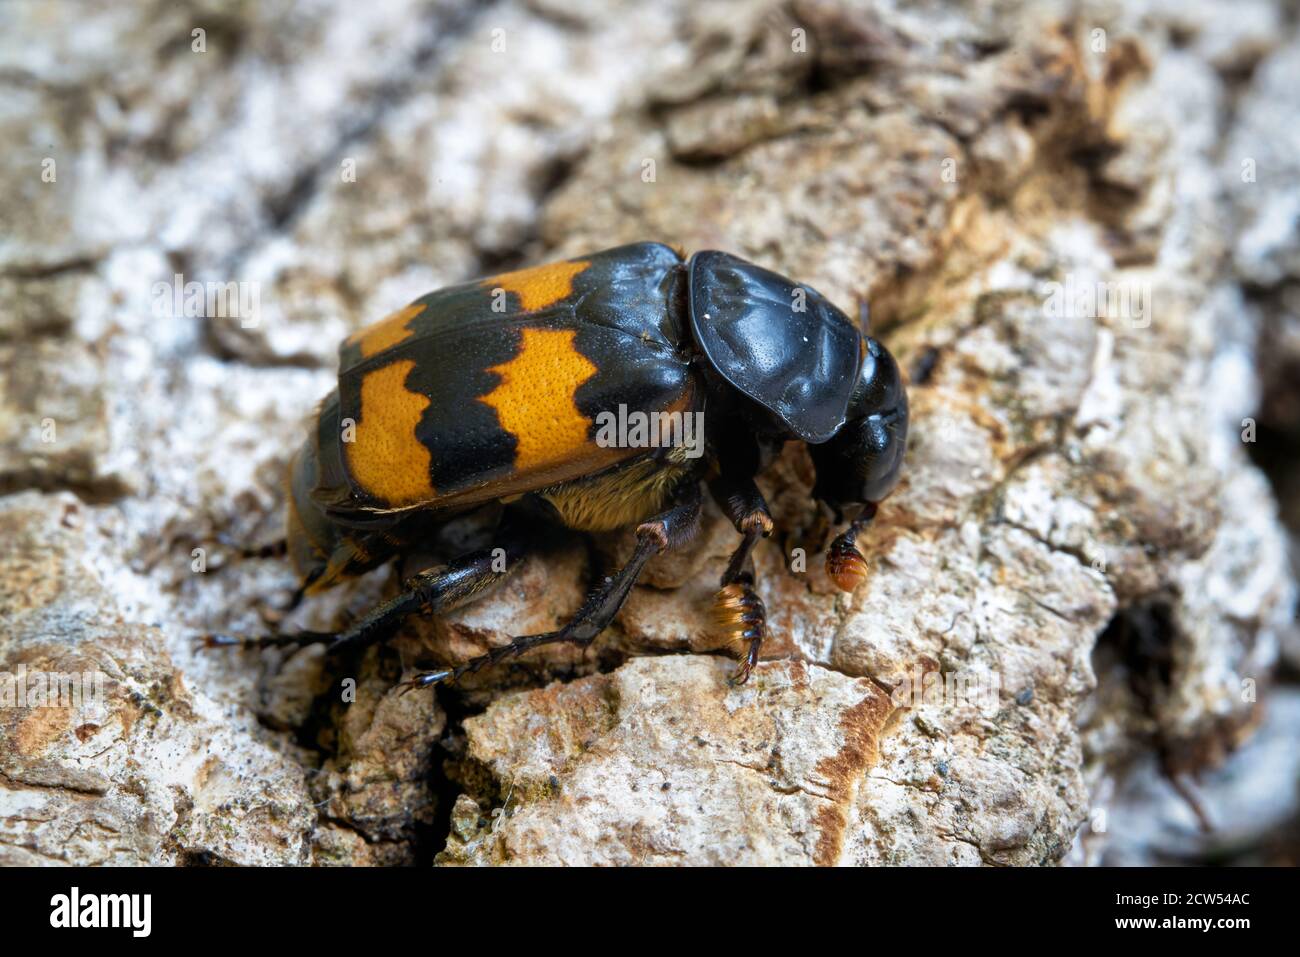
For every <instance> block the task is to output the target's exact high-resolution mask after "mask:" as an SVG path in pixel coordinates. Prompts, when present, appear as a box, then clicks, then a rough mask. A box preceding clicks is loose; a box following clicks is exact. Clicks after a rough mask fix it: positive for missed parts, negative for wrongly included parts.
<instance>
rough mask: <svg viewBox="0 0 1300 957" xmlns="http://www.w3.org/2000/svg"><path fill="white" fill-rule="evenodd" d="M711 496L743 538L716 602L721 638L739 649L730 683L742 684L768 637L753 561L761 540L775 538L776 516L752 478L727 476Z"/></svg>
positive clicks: (714, 484)
mask: <svg viewBox="0 0 1300 957" xmlns="http://www.w3.org/2000/svg"><path fill="white" fill-rule="evenodd" d="M709 491H710V492H712V493H713V497H714V499H715V500H716V501H717V502H718V505H719V506H721V508H722V511H723V512H724V513H725V514H726V516H727V518H729V519H730V520H731V523H732V524H733V525H734V526H736V531H738V532H740V534H741V535H742V536H743V537H742V538H741V540H740V544H739V545H737V546H736V550H735V551H734V552H732V553H731V560H730V561H728V562H727V568H726V570H725V571H724V572H723V573H722V580H721V581H720V582H719V585H720V588H719V590H718V593H717V595H715V596H714V599H713V623H714V626H715V629H716V631H717V632H718V634H719V636H720V637H722V638H724V639H725V640H726V641H728V642H729V643H731V644H733V645H735V646H737V647H738V649H740V651H741V655H740V661H741V663H740V667H739V668H737V669H736V673H735V674H734V675H732V678H731V681H732V683H733V684H744V683H745V682H746V681H748V680H749V675H750V673H751V672H752V671H753V670H754V668H755V666H756V665H757V664H758V652H759V648H760V647H761V646H762V644H763V639H764V638H765V637H766V635H767V609H766V607H765V606H764V605H763V600H762V599H761V598H759V597H758V593H757V592H756V591H754V566H753V559H752V555H753V551H754V546H755V545H756V544H758V540H759V539H760V538H767V537H768V536H769V535H771V534H772V515H771V513H770V512H769V511H768V508H767V502H766V501H765V500H764V499H763V493H762V492H760V491H759V490H758V486H757V485H755V484H754V480H753V478H749V477H746V478H743V479H737V478H735V477H733V476H727V475H723V476H721V477H719V478H718V479H716V480H715V481H713V482H712V483H710V485H709Z"/></svg>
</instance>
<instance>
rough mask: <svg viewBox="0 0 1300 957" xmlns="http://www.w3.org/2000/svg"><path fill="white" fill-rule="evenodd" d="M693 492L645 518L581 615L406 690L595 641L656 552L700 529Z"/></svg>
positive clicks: (417, 680) (418, 679)
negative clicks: (544, 649) (537, 651)
mask: <svg viewBox="0 0 1300 957" xmlns="http://www.w3.org/2000/svg"><path fill="white" fill-rule="evenodd" d="M690 489H691V490H692V491H691V492H689V493H688V494H687V495H686V496H685V500H684V501H683V502H682V504H680V505H677V506H675V507H674V508H671V509H669V510H668V511H666V512H664V513H662V514H661V515H658V516H656V517H655V518H652V519H650V520H649V521H646V522H642V523H641V524H640V525H638V526H637V530H636V536H637V545H636V550H635V551H634V552H633V553H632V557H631V558H630V559H628V561H627V564H625V565H624V566H623V567H622V568H620V569H619V570H618V573H617V574H615V575H613V576H612V577H609V578H606V579H605V581H604V583H603V584H602V585H601V586H600V587H598V588H597V589H596V590H595V591H593V592H592V593H591V595H590V596H588V598H587V600H586V601H585V602H584V603H583V605H582V607H581V608H580V609H578V613H577V614H576V615H574V616H573V618H572V620H570V621H569V622H568V624H566V625H565V626H564V627H562V628H560V629H559V630H557V631H548V632H544V633H542V634H538V635H524V636H523V637H521V638H515V639H514V640H513V641H511V642H510V643H509V644H507V645H502V646H501V647H499V648H493V649H492V650H491V651H489V652H487V654H483V655H479V656H478V657H477V658H471V659H470V660H469V661H467V662H465V663H464V664H462V665H458V666H457V667H455V668H446V669H442V670H439V671H424V672H421V673H420V674H417V675H416V676H415V677H413V678H411V679H410V680H409V681H404V682H402V685H401V687H402V689H403V693H405V692H406V691H410V690H411V689H413V688H427V687H429V686H430V685H435V684H439V683H440V682H444V681H452V682H454V681H457V680H459V679H460V678H463V677H464V676H465V675H467V674H473V673H475V672H477V671H479V670H480V669H482V668H485V667H487V666H488V665H494V664H497V663H499V662H501V661H504V660H505V659H507V658H513V657H515V656H516V655H521V654H523V653H524V652H526V651H531V650H532V649H533V648H537V647H539V646H541V645H550V644H556V643H558V642H564V641H567V642H573V643H574V644H579V645H582V646H584V647H585V646H587V645H589V644H591V643H592V642H593V641H594V640H595V639H596V636H597V635H599V634H600V633H601V632H602V631H604V630H605V628H606V627H607V626H608V625H609V623H610V622H611V621H613V620H614V616H615V615H617V614H618V610H619V609H620V608H622V607H623V602H624V601H626V600H627V596H628V593H629V592H631V591H632V586H633V585H634V584H636V580H637V578H638V577H639V576H640V574H641V570H642V569H643V568H645V566H646V563H647V562H648V561H650V559H651V558H653V557H654V556H656V555H659V554H662V553H663V552H666V551H668V550H669V549H672V548H677V547H679V546H681V545H683V544H685V543H686V542H688V541H689V540H690V539H691V538H692V537H693V536H694V535H695V533H696V532H697V531H698V530H699V524H700V498H699V487H698V486H695V485H692V486H690Z"/></svg>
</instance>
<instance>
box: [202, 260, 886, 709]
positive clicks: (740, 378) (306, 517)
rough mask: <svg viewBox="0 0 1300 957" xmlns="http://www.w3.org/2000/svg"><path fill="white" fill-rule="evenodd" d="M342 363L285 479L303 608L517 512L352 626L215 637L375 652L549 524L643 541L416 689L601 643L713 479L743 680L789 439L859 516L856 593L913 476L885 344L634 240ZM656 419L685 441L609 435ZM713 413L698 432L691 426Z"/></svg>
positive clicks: (845, 557)
mask: <svg viewBox="0 0 1300 957" xmlns="http://www.w3.org/2000/svg"><path fill="white" fill-rule="evenodd" d="M339 351H340V365H339V376H338V387H337V388H336V389H335V390H334V391H333V392H331V393H330V394H329V395H328V396H327V397H326V398H325V400H324V401H323V402H322V403H321V406H320V409H319V411H318V413H317V416H316V420H315V425H314V428H313V430H312V433H311V435H310V436H309V438H308V439H307V441H306V442H305V443H304V444H303V446H302V447H301V449H299V451H298V453H297V454H296V456H295V457H294V458H293V460H292V462H291V464H290V467H289V496H288V497H289V502H288V517H287V536H286V543H287V551H288V553H289V556H290V558H291V559H292V561H293V564H294V566H295V568H296V570H297V572H298V574H299V576H300V582H301V586H300V587H299V589H298V591H297V593H296V594H295V599H294V604H296V603H297V601H298V600H301V597H302V596H303V595H305V594H311V593H313V592H318V591H320V590H323V589H326V588H329V587H331V586H333V585H335V584H337V583H338V582H340V581H342V580H343V579H346V578H349V577H352V576H355V575H358V574H361V573H363V572H366V571H369V570H370V569H373V568H375V567H377V566H379V565H381V564H383V563H384V562H387V561H389V560H390V559H393V558H395V557H399V556H401V555H402V554H403V553H404V552H406V551H408V550H409V549H410V548H411V547H412V546H414V545H416V544H418V543H420V542H421V541H427V540H428V536H429V535H430V533H431V530H433V529H436V528H437V527H438V526H440V525H441V524H443V523H446V522H447V521H448V520H450V519H452V518H453V517H458V516H461V515H464V514H466V513H468V512H471V511H475V510H478V509H483V508H487V507H497V508H499V511H500V515H501V518H500V522H499V524H498V525H497V527H496V531H495V533H494V543H493V547H492V548H487V549H483V550H481V551H474V552H471V553H469V554H465V555H462V556H460V557H458V558H456V559H454V560H452V561H451V562H450V563H448V564H446V565H442V566H439V567H437V568H434V569H430V570H428V571H424V572H421V573H419V574H417V575H415V576H414V577H413V578H411V579H409V580H408V581H407V582H405V584H404V586H403V588H402V591H401V592H400V594H398V595H397V596H396V597H394V598H392V599H389V600H388V601H386V602H384V603H382V604H381V605H379V606H378V607H376V608H375V609H373V610H372V611H371V612H370V613H369V614H367V615H366V616H364V617H363V618H361V619H360V620H358V621H357V622H355V623H354V624H353V625H352V626H351V627H349V628H348V629H346V630H345V631H343V632H341V633H339V634H325V633H318V632H298V633H292V634H289V633H286V634H276V635H271V636H267V637H262V638H252V639H238V638H232V637H229V636H224V635H214V636H209V638H208V643H209V644H210V645H231V644H245V645H256V646H266V645H272V644H283V645H297V644H305V643H308V642H312V641H328V642H331V647H332V648H333V649H334V650H344V649H353V648H362V647H365V646H367V645H370V644H373V643H376V642H379V641H382V640H384V639H385V638H387V637H388V636H389V635H390V634H391V633H392V632H393V631H394V630H395V629H396V627H397V625H398V624H400V622H401V621H402V620H403V619H405V618H406V617H407V616H409V615H411V614H414V613H417V612H426V613H438V612H444V611H449V610H451V609H453V608H456V607H458V606H460V605H462V604H465V603H466V602H468V601H470V600H472V599H474V598H476V597H478V596H479V595H481V594H482V593H483V592H484V591H485V590H486V589H487V588H489V587H490V586H492V585H495V584H497V583H498V582H499V581H501V580H502V579H503V578H504V577H506V576H507V575H508V574H509V573H510V571H511V570H513V569H514V568H515V567H517V566H518V564H519V562H520V559H521V558H522V557H523V556H524V555H525V554H527V552H528V550H529V542H530V539H535V537H536V534H537V529H538V527H539V524H541V523H546V522H552V523H559V524H561V525H563V526H567V527H568V528H571V529H575V530H578V531H582V532H596V531H609V530H614V529H619V528H625V527H635V539H636V545H635V549H634V551H633V552H632V555H631V558H630V559H629V560H628V561H627V562H626V564H624V565H623V566H622V568H620V569H619V570H618V571H617V572H616V573H615V574H613V575H611V576H609V577H607V578H604V579H603V580H602V581H601V582H600V583H599V584H598V585H597V587H596V588H595V590H594V591H593V592H592V593H591V595H590V596H589V597H588V598H587V600H586V601H585V603H584V604H583V605H582V607H581V608H580V609H579V610H578V612H577V614H576V615H575V616H574V618H573V619H572V620H571V621H569V622H568V623H567V624H565V625H563V626H562V627H560V628H559V629H558V630H556V631H552V632H546V633H544V634H537V635H526V636H523V637H519V638H515V639H514V640H513V641H512V642H510V643H509V644H507V645H503V646H500V647H498V648H494V649H492V650H491V651H490V652H488V653H487V654H485V655H482V656H480V657H478V658H474V659H471V660H470V661H468V662H466V663H465V664H462V665H460V666H458V667H454V668H445V669H441V670H437V671H426V672H422V673H420V674H418V675H417V676H416V677H415V678H414V679H413V680H411V681H409V682H406V683H405V685H406V687H407V688H408V689H409V688H411V687H423V686H427V685H432V684H436V683H438V682H441V681H445V680H455V679H457V678H459V677H461V676H462V675H464V674H465V673H467V672H472V671H477V670H478V669H479V668H481V667H483V666H484V665H487V664H493V663H495V662H498V661H501V660H502V659H504V658H508V657H510V656H512V655H517V654H520V653H522V652H524V651H527V650H528V649H530V648H535V647H537V646H539V645H543V644H548V643H551V642H575V643H578V644H580V645H583V646H585V645H587V644H589V643H590V642H591V641H592V640H593V639H595V637H596V636H597V635H598V634H599V633H600V632H601V631H602V630H603V629H604V628H605V627H606V626H607V625H608V624H609V623H610V622H611V621H612V620H613V618H614V616H615V615H616V614H617V613H618V610H619V608H620V607H621V606H622V604H623V601H624V600H625V599H626V598H627V595H628V593H629V592H630V591H631V588H632V585H633V584H634V583H635V582H636V580H637V577H638V575H639V574H640V573H641V571H642V569H643V568H644V567H645V565H646V563H647V562H648V561H649V560H650V559H651V558H653V557H654V556H656V555H659V554H661V553H663V552H666V551H668V550H669V549H674V548H678V547H680V546H682V545H683V544H685V543H686V542H687V541H689V540H690V539H691V537H692V536H693V535H694V534H695V532H696V530H697V527H698V525H699V520H700V508H701V491H700V487H701V484H702V483H703V484H705V485H707V487H708V489H709V492H710V493H711V494H712V495H713V497H714V499H715V500H716V501H717V503H718V505H719V506H720V507H721V509H722V511H723V512H724V513H725V514H726V516H727V518H728V519H729V520H730V521H731V523H732V524H733V525H734V526H735V528H736V530H737V532H739V534H740V536H741V539H740V542H739V544H738V545H737V546H736V548H735V550H734V552H733V553H732V555H731V559H730V561H729V562H728V564H727V567H726V570H725V571H724V572H723V574H722V578H721V582H720V588H719V591H718V594H717V597H716V599H715V607H714V614H715V623H716V625H717V626H718V627H719V628H720V629H721V631H722V632H723V633H724V634H725V635H726V636H728V637H729V638H730V639H732V641H733V642H734V643H735V644H736V645H737V646H738V647H739V650H740V657H741V663H740V665H739V667H738V669H737V671H736V674H735V675H734V676H733V680H734V681H737V682H743V681H744V680H746V679H747V678H748V677H749V674H750V672H751V671H752V669H753V668H754V666H755V665H756V663H757V661H758V655H759V648H760V645H761V643H762V640H763V637H764V633H765V631H766V614H765V610H764V607H763V603H762V601H761V600H760V599H759V597H758V595H757V593H756V592H755V589H754V584H755V583H754V574H753V563H752V560H751V552H752V550H753V548H754V546H755V544H756V543H757V541H758V540H759V539H760V538H764V537H767V536H769V535H770V534H771V533H772V529H773V523H772V517H771V515H770V513H769V511H768V507H767V503H766V502H765V501H764V500H763V496H762V494H761V493H760V491H759V489H758V487H757V486H756V485H755V482H754V478H755V476H756V475H758V474H759V473H760V472H761V471H762V470H763V469H764V467H766V466H767V465H768V464H769V463H770V462H771V460H772V459H773V458H774V457H775V455H776V454H777V453H778V452H779V450H780V448H781V446H782V445H783V444H784V443H785V442H787V441H790V440H797V441H802V442H805V443H807V444H808V448H809V452H810V453H811V458H812V461H813V464H814V466H815V468H816V483H815V485H814V488H813V495H814V497H815V498H817V499H820V500H821V501H823V502H825V503H827V504H828V505H829V506H830V507H831V509H832V510H833V511H834V513H835V515H836V520H837V521H843V520H844V518H845V515H846V510H856V514H855V515H852V516H851V519H850V521H849V524H848V526H847V528H846V529H845V530H844V531H843V532H841V533H840V534H839V535H838V536H837V537H836V538H835V539H834V541H833V542H832V543H831V545H830V548H829V549H828V551H827V556H826V565H827V571H828V572H829V574H830V577H831V579H832V580H833V581H834V582H835V583H836V584H837V585H838V586H839V587H840V588H843V589H845V590H852V589H853V588H854V587H855V586H856V585H857V584H858V583H859V582H860V581H861V580H862V579H863V578H864V577H865V574H866V563H865V560H864V559H863V557H862V555H861V553H860V552H859V551H858V549H857V547H856V540H857V538H858V536H859V535H860V534H861V533H862V531H863V530H864V529H865V528H866V526H867V525H868V524H869V523H870V522H871V520H872V518H873V517H874V516H875V514H876V507H877V503H879V502H880V501H881V499H883V498H884V497H885V496H886V495H887V494H889V492H890V491H891V490H892V489H893V488H894V486H895V484H896V483H897V482H898V478H899V473H900V471H901V468H902V463H903V453H904V449H905V448H906V444H907V426H908V408H907V395H906V393H905V391H904V388H903V384H902V379H901V377H900V375H899V370H898V366H897V364H896V363H895V362H894V359H893V357H892V356H891V355H890V353H889V351H888V350H887V349H885V347H884V346H882V345H881V344H880V343H879V342H877V341H876V340H875V339H873V338H871V337H870V336H868V335H867V334H866V332H865V330H863V329H861V328H859V326H858V325H857V324H856V323H854V322H853V321H851V320H850V319H849V318H848V316H846V315H845V314H844V313H843V312H842V311H840V310H839V309H837V308H836V307H835V306H834V305H832V304H831V303H830V302H829V301H828V300H827V299H826V298H825V297H824V296H822V295H821V294H820V293H818V292H817V291H816V290H814V289H812V288H811V287H809V286H806V285H800V284H796V283H794V282H792V281H790V280H789V279H786V278H785V277H783V276H780V275H778V274H776V273H774V272H771V271H769V270H767V269H763V268H761V267H759V266H756V265H754V264H752V263H749V262H746V261H745V260H743V259H740V258H738V257H736V256H732V255H730V254H728V253H724V252H718V251H714V250H707V251H702V252H697V253H695V254H694V255H693V256H691V257H690V259H689V260H686V259H684V258H683V256H682V255H680V254H679V253H677V252H676V251H675V250H674V249H672V248H671V247H669V246H666V245H663V244H660V243H648V242H646V243H635V244H632V245H627V246H620V247H617V248H614V249H609V250H605V251H603V252H598V253H594V254H592V255H589V256H584V257H581V258H577V259H571V260H567V261H564V262H557V263H551V264H548V265H543V266H538V267H535V268H532V269H524V270H520V271H517V272H511V273H506V274H503V275H498V276H492V277H489V278H487V279H483V280H479V281H477V282H469V283H464V284H461V285H456V286H451V287H448V288H445V289H440V290H438V291H436V292H432V293H430V294H428V295H426V296H424V297H422V298H420V299H417V300H416V301H415V302H413V303H412V304H411V305H409V306H407V307H406V308H404V309H401V310H399V311H398V312H396V313H394V314H393V315H391V316H389V317H388V318H386V319H384V320H382V321H380V322H378V323H376V324H375V325H373V326H370V327H368V328H366V329H363V330H361V331H360V332H358V333H356V334H354V335H352V336H351V337H349V338H348V339H347V340H346V341H345V342H344V343H343V344H342V346H341V347H340V350H339ZM638 416H639V417H641V418H640V421H642V422H644V421H654V422H655V423H658V424H662V425H664V426H665V427H666V428H665V430H664V431H665V433H666V434H667V435H668V438H669V440H668V441H667V442H663V441H660V442H658V443H657V444H653V445H650V444H647V443H646V442H645V441H630V440H629V434H621V435H616V438H615V440H614V441H610V438H609V426H610V425H611V424H612V423H613V422H614V421H618V422H620V423H621V422H626V421H630V420H634V419H637V418H638ZM696 421H702V422H703V434H702V435H692V434H691V430H690V425H691V423H692V422H696ZM347 427H350V428H351V433H350V434H347ZM615 431H617V430H615ZM655 434H658V433H655ZM638 438H640V437H639V436H638ZM502 556H504V558H505V561H504V562H501V561H500V560H499V559H500V558H501V557H502ZM494 559H495V560H494Z"/></svg>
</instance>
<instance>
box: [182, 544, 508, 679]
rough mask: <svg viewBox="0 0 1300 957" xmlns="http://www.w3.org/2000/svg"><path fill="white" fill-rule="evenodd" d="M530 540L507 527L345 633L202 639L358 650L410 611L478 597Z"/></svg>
mask: <svg viewBox="0 0 1300 957" xmlns="http://www.w3.org/2000/svg"><path fill="white" fill-rule="evenodd" d="M527 542H528V538H527V536H526V534H524V532H523V530H522V529H521V528H517V527H515V528H503V532H502V535H501V538H500V544H499V545H498V546H497V547H494V548H488V549H481V550H479V551H476V552H469V553H468V554H465V555H461V556H459V557H457V558H455V559H453V560H452V561H450V562H448V563H447V564H446V565H442V566H439V567H437V568H432V569H429V570H428V571H423V572H420V573H419V574H418V575H415V576H413V577H412V578H409V579H408V580H407V581H406V583H405V584H404V586H403V588H402V591H401V592H400V593H399V594H397V595H394V596H393V597H392V598H390V599H388V600H387V601H385V602H382V603H381V604H379V605H377V606H375V607H374V608H372V609H371V610H370V611H369V612H367V613H366V614H365V615H363V616H362V617H361V618H359V619H357V620H356V621H355V622H353V623H352V624H351V625H350V626H349V627H348V628H346V629H344V630H343V631H340V632H321V631H297V632H284V633H276V632H272V633H271V634H269V635H264V636H252V637H236V636H231V635H221V634H216V635H207V636H204V637H203V638H202V639H201V640H202V642H203V645H204V646H205V647H208V648H230V647H237V648H273V647H289V648H292V647H301V646H303V645H309V644H317V643H328V644H329V649H328V650H329V653H330V654H335V655H337V654H342V653H348V652H352V651H358V650H361V649H363V648H367V647H369V646H370V645H374V644H378V643H380V642H382V641H384V640H386V639H387V638H389V637H390V636H391V635H392V634H393V632H395V631H396V630H397V628H398V626H400V625H401V623H402V622H403V621H404V620H405V619H406V618H407V617H409V616H410V615H413V614H418V613H423V614H436V613H439V612H446V611H451V610H453V609H455V608H459V607H460V606H461V605H464V604H467V603H468V602H470V601H472V600H474V599H475V598H477V597H478V596H479V595H481V594H482V593H483V592H485V591H487V590H488V589H489V588H490V587H492V586H493V585H496V584H497V583H499V582H500V581H501V580H502V579H504V578H505V577H506V576H507V575H509V574H510V573H511V572H513V571H514V569H515V568H517V567H518V563H519V562H520V561H521V560H522V559H523V558H524V556H525V555H526V554H527V550H528V549H527ZM299 591H300V592H301V591H302V589H300V590H299Z"/></svg>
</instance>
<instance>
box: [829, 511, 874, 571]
mask: <svg viewBox="0 0 1300 957" xmlns="http://www.w3.org/2000/svg"><path fill="white" fill-rule="evenodd" d="M875 517H876V503H875V502H867V503H866V505H864V506H863V508H862V514H860V515H859V516H858V517H857V518H855V519H854V520H853V521H852V522H851V523H850V524H849V527H848V528H846V529H845V530H844V531H842V532H840V534H838V535H837V536H835V540H834V541H833V542H831V547H830V548H828V549H827V550H826V574H828V575H829V576H830V578H831V581H833V582H835V584H836V586H837V587H838V588H840V589H842V590H843V591H853V589H855V588H857V587H858V586H859V585H860V584H862V581H863V579H865V578H866V577H867V560H866V559H865V558H863V557H862V552H861V551H859V550H858V536H859V535H860V534H862V533H863V532H864V531H866V530H867V527H868V526H869V525H870V524H871V520H872V519H874V518H875Z"/></svg>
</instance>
